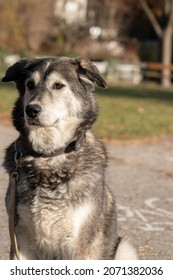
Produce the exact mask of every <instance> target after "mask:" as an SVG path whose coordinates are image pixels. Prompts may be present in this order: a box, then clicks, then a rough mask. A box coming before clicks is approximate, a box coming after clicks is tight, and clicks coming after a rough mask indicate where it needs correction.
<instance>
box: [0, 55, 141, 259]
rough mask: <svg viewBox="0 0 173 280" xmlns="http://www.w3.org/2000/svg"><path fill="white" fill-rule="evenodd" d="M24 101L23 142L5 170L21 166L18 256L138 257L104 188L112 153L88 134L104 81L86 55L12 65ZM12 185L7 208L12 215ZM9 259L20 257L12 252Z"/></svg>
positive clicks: (17, 115) (19, 123)
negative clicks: (97, 90) (122, 232)
mask: <svg viewBox="0 0 173 280" xmlns="http://www.w3.org/2000/svg"><path fill="white" fill-rule="evenodd" d="M2 81H3V82H11V81H14V82H15V83H16V87H17V89H18V91H19V97H18V99H17V101H16V103H15V105H14V108H13V111H12V119H13V124H14V126H15V128H16V129H17V130H18V132H19V137H18V139H16V141H15V142H13V143H12V144H11V145H10V146H9V147H8V148H7V149H6V154H5V159H4V167H5V169H6V170H7V172H8V173H9V175H10V176H11V174H12V172H13V171H14V170H16V168H17V174H18V178H17V179H16V193H15V197H16V212H17V213H16V219H15V234H16V239H17V245H18V251H19V258H20V259H30V260H36V259H37V260H54V259H56V260H112V259H137V258H138V257H137V253H136V249H135V248H134V247H133V246H132V245H131V243H130V242H129V241H128V240H126V239H124V238H120V237H119V235H118V232H117V214H116V205H115V201H114V197H113V195H112V193H111V191H110V189H109V188H108V187H107V185H106V183H105V168H106V164H107V154H106V150H105V147H104V145H103V143H102V142H101V141H100V140H98V139H97V138H96V137H95V136H94V135H93V133H92V132H91V130H90V129H91V126H92V125H93V123H94V122H95V120H96V117H97V113H98V108H97V105H96V102H95V98H94V94H93V89H94V83H95V84H97V85H98V86H100V87H103V88H105V87H106V82H105V81H104V79H103V78H102V77H101V75H100V73H99V71H98V69H97V68H96V66H95V65H94V64H92V62H91V61H90V60H89V59H87V58H84V57H77V58H67V57H44V58H25V59H22V60H20V61H18V62H16V63H15V64H14V65H12V66H11V67H9V68H8V69H7V71H6V74H5V76H4V78H3V79H2ZM10 193H11V190H10V184H9V188H8V190H7V194H6V207H7V212H8V213H9V211H10V210H9V209H10ZM11 258H12V259H16V255H15V252H14V248H12V249H11Z"/></svg>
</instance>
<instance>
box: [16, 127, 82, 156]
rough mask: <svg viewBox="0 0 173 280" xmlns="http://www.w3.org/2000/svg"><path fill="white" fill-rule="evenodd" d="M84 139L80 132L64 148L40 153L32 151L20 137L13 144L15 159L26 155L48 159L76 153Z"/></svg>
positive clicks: (28, 144) (29, 145)
mask: <svg viewBox="0 0 173 280" xmlns="http://www.w3.org/2000/svg"><path fill="white" fill-rule="evenodd" d="M84 139H85V133H84V132H81V133H79V134H78V136H77V137H75V139H73V140H72V141H70V142H69V143H68V144H67V145H66V146H65V147H61V148H58V149H56V150H54V151H51V152H47V153H40V152H37V151H34V149H33V148H32V146H31V144H30V143H28V142H27V141H26V140H25V139H23V137H22V136H19V138H18V139H17V141H16V142H15V153H16V155H17V158H20V157H24V156H28V155H29V156H34V157H43V158H50V157H54V156H59V155H62V154H69V153H71V152H74V151H78V150H79V149H80V148H81V146H82V145H83V142H84Z"/></svg>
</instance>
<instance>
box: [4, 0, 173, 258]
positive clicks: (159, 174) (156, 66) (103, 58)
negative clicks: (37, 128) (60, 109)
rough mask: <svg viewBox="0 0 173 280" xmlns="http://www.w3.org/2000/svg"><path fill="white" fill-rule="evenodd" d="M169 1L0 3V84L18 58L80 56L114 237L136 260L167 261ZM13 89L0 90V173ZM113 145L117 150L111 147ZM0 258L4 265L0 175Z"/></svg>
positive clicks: (171, 247)
mask: <svg viewBox="0 0 173 280" xmlns="http://www.w3.org/2000/svg"><path fill="white" fill-rule="evenodd" d="M172 34H173V0H47V1H42V0H29V1H28V0H0V78H1V77H3V75H4V73H5V71H6V69H7V68H8V67H9V66H10V65H12V64H13V63H15V62H16V61H18V60H19V59H21V58H23V57H32V56H49V55H50V56H52V55H53V56H70V57H74V56H79V55H82V56H87V57H88V58H90V59H91V60H92V61H93V62H94V63H95V64H96V66H97V67H98V69H99V71H100V72H101V74H102V75H103V76H104V78H105V80H106V81H107V84H108V88H107V89H106V90H102V89H99V88H98V87H96V90H95V96H96V99H97V102H98V105H99V108H100V111H99V115H98V120H97V122H96V124H95V125H94V128H93V130H94V132H95V133H96V134H97V136H99V137H100V138H101V139H102V140H104V141H105V142H106V143H107V148H108V152H109V159H110V162H109V168H108V171H107V172H108V173H107V181H108V184H109V185H110V186H111V188H112V190H113V192H115V195H116V200H117V202H118V206H117V209H118V221H119V224H120V227H119V228H120V230H121V231H122V235H124V234H125V235H126V234H127V236H129V237H132V240H133V241H135V242H136V245H137V248H138V251H139V256H140V258H142V259H173V242H172V238H173V236H172V232H173V203H172V202H173V191H172V178H173V172H172V162H173V137H172V136H173V117H172V116H173V64H172V52H173V50H172V42H173V41H172V37H173V36H172ZM17 95H18V93H17V91H16V89H15V85H14V84H13V83H9V84H4V83H0V139H1V141H0V166H1V163H2V160H3V157H4V150H5V148H6V146H7V145H8V143H10V142H11V141H12V140H13V139H14V138H15V137H16V132H15V130H14V129H12V127H11V110H12V107H13V104H14V102H15V100H16V98H17ZM115 143H116V145H115ZM0 181H1V186H2V188H0V210H2V211H0V220H1V231H0V240H1V242H0V259H4V258H5V259H8V251H9V238H8V234H7V232H8V229H7V215H6V210H5V206H4V196H5V192H6V186H7V184H8V183H7V181H8V178H7V175H6V174H5V171H4V169H3V168H0Z"/></svg>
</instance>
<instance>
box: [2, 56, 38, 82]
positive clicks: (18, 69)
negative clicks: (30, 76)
mask: <svg viewBox="0 0 173 280" xmlns="http://www.w3.org/2000/svg"><path fill="white" fill-rule="evenodd" d="M32 61H33V59H29V58H25V59H21V60H20V61H18V62H16V63H15V64H13V65H12V66H10V67H9V68H8V69H7V71H6V73H5V76H4V77H3V78H2V82H12V81H14V82H16V81H17V80H19V79H20V78H21V77H22V76H23V75H24V74H26V72H25V70H26V68H27V67H28V66H29V65H30V64H31V62H32Z"/></svg>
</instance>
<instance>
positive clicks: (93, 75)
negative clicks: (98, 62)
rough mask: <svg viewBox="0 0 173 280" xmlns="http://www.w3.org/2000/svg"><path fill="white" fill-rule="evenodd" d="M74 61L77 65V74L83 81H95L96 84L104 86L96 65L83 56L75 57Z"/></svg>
mask: <svg viewBox="0 0 173 280" xmlns="http://www.w3.org/2000/svg"><path fill="white" fill-rule="evenodd" d="M75 63H77V65H78V71H79V76H80V78H81V79H82V80H84V81H85V82H87V81H88V83H90V84H91V83H94V82H95V83H96V84H97V85H98V86H100V87H103V88H106V86H107V84H106V82H105V80H104V79H103V78H102V77H101V75H100V73H99V71H98V69H97V67H96V66H95V65H94V64H93V63H92V62H91V61H90V60H89V59H87V58H85V57H77V58H76V59H75Z"/></svg>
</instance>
